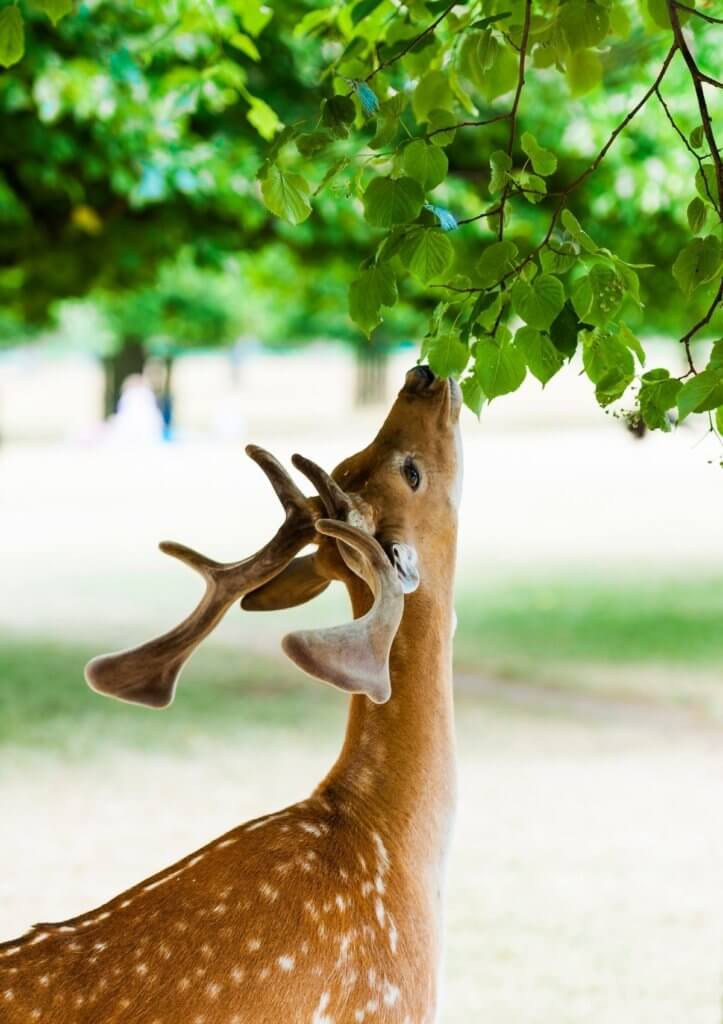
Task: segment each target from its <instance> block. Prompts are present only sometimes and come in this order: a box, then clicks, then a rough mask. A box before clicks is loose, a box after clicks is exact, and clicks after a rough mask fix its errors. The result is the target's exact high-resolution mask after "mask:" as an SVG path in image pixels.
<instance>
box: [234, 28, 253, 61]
mask: <svg viewBox="0 0 723 1024" xmlns="http://www.w3.org/2000/svg"><path fill="white" fill-rule="evenodd" d="M228 42H229V43H230V44H231V46H233V47H235V48H236V49H237V50H240V51H241V52H242V53H245V54H246V56H247V57H250V58H251V60H256V61H258V60H261V54H260V53H259V51H258V47H257V46H256V43H255V42H254V41H253V39H252V38H251V37H250V36H247V35H246V33H245V32H234V33H233V34H232V35H230V36H229V37H228Z"/></svg>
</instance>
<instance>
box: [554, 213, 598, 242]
mask: <svg viewBox="0 0 723 1024" xmlns="http://www.w3.org/2000/svg"><path fill="white" fill-rule="evenodd" d="M560 220H561V221H562V225H563V227H564V228H565V230H566V231H567V233H568V235H570V237H571V238H574V239H575V241H576V242H577V244H578V245H579V246H580V248H582V249H584V250H585V252H589V253H595V252H597V251H598V245H597V243H596V242H594V241H593V240H592V238H591V237H590V235H588V233H587V231H584V230H583V229H582V227H581V225H580V221H579V220H578V219H577V217H576V216H575V214H574V213H572V212H571V211H570V210H567V209H566V210H563V211H562V214H561V216H560Z"/></svg>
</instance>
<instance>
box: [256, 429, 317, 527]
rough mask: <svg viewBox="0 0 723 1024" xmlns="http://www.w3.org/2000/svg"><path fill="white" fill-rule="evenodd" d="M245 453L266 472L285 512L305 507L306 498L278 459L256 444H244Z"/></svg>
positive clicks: (306, 504) (306, 503) (306, 505)
mask: <svg viewBox="0 0 723 1024" xmlns="http://www.w3.org/2000/svg"><path fill="white" fill-rule="evenodd" d="M246 454H247V455H248V457H249V458H250V459H253V460H254V462H255V463H256V465H257V466H259V468H260V469H262V470H263V472H264V473H265V474H266V476H267V478H268V481H269V483H270V484H271V486H272V487H273V489H274V491H275V492H276V494H277V496H278V498H279V501H280V502H281V504H282V505H283V506H284V508H285V509H286V511H287V512H289V511H290V510H291V509H306V508H307V507H308V499H307V498H306V496H305V495H304V494H303V492H302V491H300V490H299V488H298V487H297V486H296V484H295V483H294V481H293V480H292V479H291V477H290V476H289V474H288V473H287V472H286V470H285V469H284V467H283V466H282V465H281V463H280V462H279V460H278V459H277V458H275V457H274V456H273V455H272V454H271V452H267V451H266V449H265V448H260V447H259V445H257V444H248V445H246Z"/></svg>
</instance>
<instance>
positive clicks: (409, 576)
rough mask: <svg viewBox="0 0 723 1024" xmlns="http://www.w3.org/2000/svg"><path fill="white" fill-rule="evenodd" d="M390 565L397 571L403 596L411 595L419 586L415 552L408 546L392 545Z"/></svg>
mask: <svg viewBox="0 0 723 1024" xmlns="http://www.w3.org/2000/svg"><path fill="white" fill-rule="evenodd" d="M390 553H391V557H392V565H393V566H394V568H395V569H396V570H397V576H398V577H399V582H400V583H401V584H402V592H403V593H404V594H412V593H413V592H414V591H415V590H416V589H417V587H418V586H419V564H418V562H417V552H416V551H415V550H414V548H413V547H411V545H409V544H401V543H399V544H392V547H391V552H390Z"/></svg>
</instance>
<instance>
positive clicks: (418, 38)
mask: <svg viewBox="0 0 723 1024" xmlns="http://www.w3.org/2000/svg"><path fill="white" fill-rule="evenodd" d="M455 6H456V0H455V3H452V4H449V5H448V6H447V7H445V9H444V10H443V11H442V13H441V14H440V15H439V17H438V18H436V19H435V20H434V21H433V22H432V23H431V24H430V25H427V27H426V28H425V29H424V31H423V32H420V33H419V35H418V36H415V37H414V39H410V41H409V43H408V44H407V45H406V46H405V47H404V48H403V49H401V50H400V51H399V53H397V54H395V55H394V57H392V58H391V59H390V60H386V61H382V63H381V64H380V65H379V66H378V67H376V68H374V70H373V71H372V72H370V73H369V74H368V75H367V77H366V78H365V79H364V81H365V82H370V81H371V80H372V78H374V76H375V75H378V74H379V72H380V71H382V70H383V69H384V68H388V67H391V65H392V64H396V62H397V61H398V60H401V59H402V57H403V56H404V55H405V54H407V53H409V51H410V50H411V49H412V48H413V47H415V46H416V45H417V43H419V42H420V41H421V40H422V39H424V38H425V36H428V35H429V34H430V33H431V32H434V30H435V28H436V27H437V25H439V24H440V23H441V22H443V21H444V19H445V18H446V17H447V15H448V14H449V12H450V11H451V10H452V8H453V7H455Z"/></svg>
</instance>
